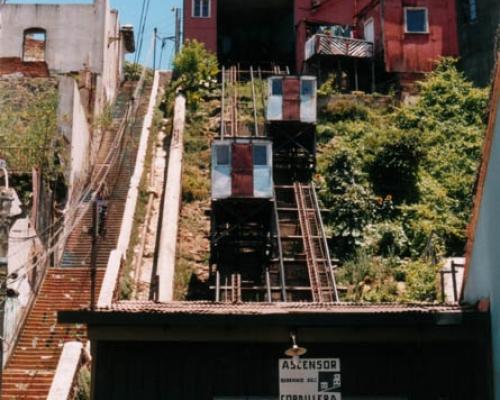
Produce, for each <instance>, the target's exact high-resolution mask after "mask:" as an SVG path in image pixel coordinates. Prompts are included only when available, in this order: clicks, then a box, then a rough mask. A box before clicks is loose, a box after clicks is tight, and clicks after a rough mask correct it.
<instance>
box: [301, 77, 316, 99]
mask: <svg viewBox="0 0 500 400" xmlns="http://www.w3.org/2000/svg"><path fill="white" fill-rule="evenodd" d="M300 95H301V96H306V97H312V96H313V95H314V81H312V80H311V79H302V80H301V82H300Z"/></svg>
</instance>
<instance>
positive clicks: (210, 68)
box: [172, 40, 219, 108]
mask: <svg viewBox="0 0 500 400" xmlns="http://www.w3.org/2000/svg"><path fill="white" fill-rule="evenodd" d="M173 67H174V71H173V73H174V76H173V78H174V81H173V84H172V90H173V91H175V90H177V89H178V88H181V90H182V91H183V92H184V93H185V94H186V98H187V102H188V104H189V106H190V107H192V108H196V107H197V105H198V103H199V101H200V100H201V98H203V96H204V94H205V92H207V91H210V90H212V89H213V88H215V87H216V86H217V81H216V77H217V74H218V73H219V67H218V63H217V57H216V56H215V54H213V53H211V52H210V51H208V50H207V49H206V48H205V45H204V44H203V43H201V42H198V41H197V40H188V41H186V43H185V45H184V47H183V48H182V50H181V51H180V52H179V54H177V56H176V57H175V59H174V61H173Z"/></svg>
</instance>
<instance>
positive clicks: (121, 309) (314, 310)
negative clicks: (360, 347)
mask: <svg viewBox="0 0 500 400" xmlns="http://www.w3.org/2000/svg"><path fill="white" fill-rule="evenodd" d="M473 310H474V309H473V308H472V307H470V306H465V307H464V306H459V305H439V304H429V303H418V304H417V303H415V304H402V303H381V304H372V303H369V304H368V303H311V302H300V303H215V302H191V301H185V302H169V303H155V302H152V301H119V302H116V303H114V304H113V305H112V306H111V307H108V308H100V309H97V310H96V312H97V313H136V314H137V313H147V314H212V315H265V314H353V313H354V314H374V313H375V314H377V313H378V314H401V313H404V314H433V313H440V312H446V313H450V312H456V313H462V312H465V311H473Z"/></svg>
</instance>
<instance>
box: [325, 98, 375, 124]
mask: <svg viewBox="0 0 500 400" xmlns="http://www.w3.org/2000/svg"><path fill="white" fill-rule="evenodd" d="M322 118H324V119H325V120H326V121H328V122H334V123H335V122H339V121H346V120H349V121H357V120H360V121H366V120H368V119H369V110H368V108H367V107H365V106H364V105H363V104H360V103H358V102H356V101H353V100H338V101H335V102H330V103H328V104H327V105H326V106H325V108H324V110H323V111H322Z"/></svg>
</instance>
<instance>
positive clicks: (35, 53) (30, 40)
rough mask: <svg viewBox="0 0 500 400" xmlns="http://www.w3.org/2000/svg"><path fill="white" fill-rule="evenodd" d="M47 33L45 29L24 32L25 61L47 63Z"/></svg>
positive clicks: (32, 29) (31, 29)
mask: <svg viewBox="0 0 500 400" xmlns="http://www.w3.org/2000/svg"><path fill="white" fill-rule="evenodd" d="M46 43H47V33H46V31H45V29H41V28H30V29H26V30H25V31H24V39H23V61H24V62H34V61H45V47H46Z"/></svg>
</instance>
